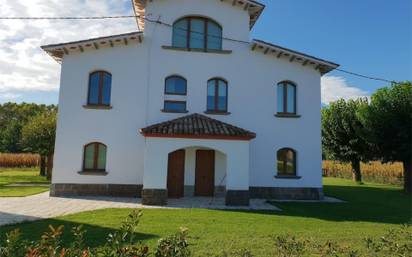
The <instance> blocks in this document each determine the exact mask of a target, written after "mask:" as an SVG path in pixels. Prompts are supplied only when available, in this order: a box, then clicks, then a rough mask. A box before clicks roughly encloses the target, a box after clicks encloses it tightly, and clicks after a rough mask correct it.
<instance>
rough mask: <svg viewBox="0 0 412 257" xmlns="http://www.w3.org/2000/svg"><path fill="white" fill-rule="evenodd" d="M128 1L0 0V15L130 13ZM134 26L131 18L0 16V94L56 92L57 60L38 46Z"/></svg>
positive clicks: (1, 96) (10, 96)
mask: <svg viewBox="0 0 412 257" xmlns="http://www.w3.org/2000/svg"><path fill="white" fill-rule="evenodd" d="M131 14H132V8H131V4H130V0H87V1H84V0H30V1H27V0H0V16H3V17H7V16H9V17H13V16H30V17H31V16H33V17H34V16H52V17H58V16H107V15H131ZM135 30H137V26H136V22H135V20H134V19H133V18H130V19H115V20H81V21H80V20H77V21H67V20H58V21H56V20H40V21H27V20H26V21H21V20H2V21H0V99H1V100H4V99H9V100H13V99H16V98H18V97H20V96H21V94H22V93H30V92H34V91H40V92H42V91H43V92H46V91H57V90H58V87H59V76H60V65H59V64H58V63H56V62H55V61H54V60H53V59H52V58H51V57H50V56H48V55H47V54H46V53H45V52H44V51H43V50H41V49H40V46H41V45H46V44H54V43H62V42H67V41H74V40H81V39H86V38H91V37H98V36H105V35H111V34H117V33H125V32H130V31H135Z"/></svg>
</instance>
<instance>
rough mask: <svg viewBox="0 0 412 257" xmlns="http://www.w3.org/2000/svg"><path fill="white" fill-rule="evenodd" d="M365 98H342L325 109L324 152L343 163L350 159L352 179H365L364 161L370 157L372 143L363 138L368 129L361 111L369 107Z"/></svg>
mask: <svg viewBox="0 0 412 257" xmlns="http://www.w3.org/2000/svg"><path fill="white" fill-rule="evenodd" d="M367 104H368V103H367V100H366V99H358V100H348V101H345V100H343V99H341V100H338V101H336V102H334V103H331V104H330V105H329V106H328V107H325V108H323V109H322V145H323V148H324V151H325V155H326V156H328V157H331V158H332V159H335V160H339V161H342V162H350V163H351V166H352V174H353V179H354V180H355V181H358V182H361V181H362V174H361V169H360V162H361V161H368V160H369V159H370V158H371V155H370V154H369V153H370V147H371V144H370V143H368V142H367V141H366V140H364V137H363V134H364V133H365V128H364V127H363V124H362V123H361V121H360V119H359V117H358V111H359V109H361V108H362V107H363V106H367Z"/></svg>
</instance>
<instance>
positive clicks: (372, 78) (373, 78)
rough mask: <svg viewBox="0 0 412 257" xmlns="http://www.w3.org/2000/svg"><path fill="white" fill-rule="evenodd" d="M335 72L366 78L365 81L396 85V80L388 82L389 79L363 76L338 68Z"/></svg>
mask: <svg viewBox="0 0 412 257" xmlns="http://www.w3.org/2000/svg"><path fill="white" fill-rule="evenodd" d="M335 70H337V71H340V72H343V73H347V74H350V75H353V76H358V77H361V78H365V79H371V80H377V81H383V82H388V83H396V81H395V80H388V79H382V78H376V77H370V76H366V75H362V74H359V73H356V72H352V71H347V70H343V69H339V68H336V69H335Z"/></svg>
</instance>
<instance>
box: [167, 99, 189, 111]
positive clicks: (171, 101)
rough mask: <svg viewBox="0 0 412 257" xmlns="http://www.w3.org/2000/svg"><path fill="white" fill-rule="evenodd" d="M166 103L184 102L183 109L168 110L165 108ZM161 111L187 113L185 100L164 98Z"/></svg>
mask: <svg viewBox="0 0 412 257" xmlns="http://www.w3.org/2000/svg"><path fill="white" fill-rule="evenodd" d="M166 103H184V104H185V109H184V110H183V111H176V110H169V109H166ZM162 111H163V112H170V113H187V112H188V111H187V102H186V101H184V100H164V102H163V110H162Z"/></svg>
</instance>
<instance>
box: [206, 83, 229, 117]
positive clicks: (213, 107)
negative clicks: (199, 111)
mask: <svg viewBox="0 0 412 257" xmlns="http://www.w3.org/2000/svg"><path fill="white" fill-rule="evenodd" d="M227 91H228V89H227V82H226V81H224V80H223V79H217V78H216V79H211V80H209V81H208V82H207V111H209V112H227V94H228V92H227Z"/></svg>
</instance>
